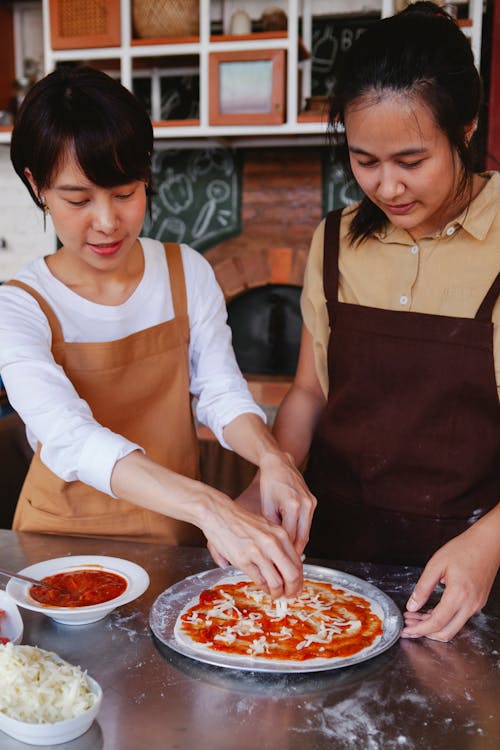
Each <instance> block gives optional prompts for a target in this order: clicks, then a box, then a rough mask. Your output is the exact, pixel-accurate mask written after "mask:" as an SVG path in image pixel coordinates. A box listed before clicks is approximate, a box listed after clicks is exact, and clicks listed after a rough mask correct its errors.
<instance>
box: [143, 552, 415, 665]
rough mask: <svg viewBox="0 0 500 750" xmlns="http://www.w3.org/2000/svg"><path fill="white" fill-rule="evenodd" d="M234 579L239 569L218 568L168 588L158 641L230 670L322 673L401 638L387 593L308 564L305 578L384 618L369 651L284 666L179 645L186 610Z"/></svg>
mask: <svg viewBox="0 0 500 750" xmlns="http://www.w3.org/2000/svg"><path fill="white" fill-rule="evenodd" d="M232 577H234V579H235V582H236V581H237V580H241V578H248V576H242V574H241V572H240V571H239V570H237V569H236V568H231V567H229V568H214V569H211V570H206V571H203V572H202V573H196V574H195V575H192V576H189V577H188V578H184V579H183V580H182V581H179V582H178V583H175V584H174V585H173V586H170V587H169V588H168V589H166V590H165V591H164V592H163V593H162V594H160V596H159V597H158V598H157V599H156V601H155V602H154V604H153V606H152V607H151V611H150V615H149V625H150V627H151V630H152V631H153V633H154V635H155V636H156V637H157V638H158V640H159V641H160V642H161V643H163V644H164V645H166V646H168V647H169V648H171V649H173V650H174V651H177V652H178V653H180V654H183V655H184V656H188V657H190V658H191V659H196V660H197V661H200V662H205V663H206V664H212V665H215V666H218V667H228V668H230V669H238V670H251V671H252V672H295V673H302V672H318V671H324V670H328V669H338V668H340V667H348V666H351V665H353V664H359V663H360V662H363V661H366V660H367V659H373V657H375V656H378V655H379V654H381V653H382V652H384V651H386V650H387V649H388V648H390V647H391V646H392V645H393V644H394V643H395V642H396V641H397V640H398V638H399V634H400V632H401V628H402V626H403V618H402V616H401V612H400V611H399V609H398V607H397V606H396V604H395V603H394V602H393V601H392V599H391V598H390V597H389V596H387V594H384V592H383V591H381V590H380V589H379V588H377V587H376V586H374V585H373V584H371V583H368V582H367V581H364V580H363V579H361V578H357V577H356V576H353V575H350V574H349V573H343V572H342V571H339V570H333V569H331V568H324V567H322V566H319V565H307V564H306V565H304V578H309V579H311V580H316V581H325V582H327V583H331V584H334V585H335V586H339V587H340V588H343V589H347V590H349V591H351V592H353V593H354V594H358V595H360V596H363V597H364V598H365V599H368V600H370V601H371V602H372V603H373V605H374V611H375V612H376V614H378V615H379V617H381V619H382V622H383V633H382V635H381V637H380V638H379V640H378V641H376V642H375V643H374V644H373V646H372V647H371V648H369V649H367V650H366V651H362V652H361V653H359V654H354V655H353V656H348V657H339V658H336V659H332V660H331V661H330V662H328V663H326V664H320V665H318V664H308V663H307V661H305V662H304V663H303V664H302V663H301V664H297V663H294V664H283V663H279V664H278V663H276V662H273V660H272V659H262V658H261V659H259V658H258V657H244V658H241V657H236V656H233V655H231V654H226V653H224V652H218V651H214V652H213V653H210V652H207V653H205V652H197V651H195V649H192V648H190V647H189V646H188V645H187V644H184V643H181V642H179V641H178V640H177V639H176V637H175V634H174V628H175V623H176V621H177V618H178V616H179V614H180V613H181V612H182V610H183V609H184V607H185V606H186V605H187V604H188V603H189V602H190V601H191V600H192V599H194V598H195V597H197V596H198V595H199V594H200V593H201V592H202V591H203V590H204V589H206V588H210V587H211V586H216V585H217V584H218V583H219V582H220V581H221V580H227V579H228V578H232Z"/></svg>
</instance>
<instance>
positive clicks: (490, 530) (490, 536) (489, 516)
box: [471, 502, 500, 568]
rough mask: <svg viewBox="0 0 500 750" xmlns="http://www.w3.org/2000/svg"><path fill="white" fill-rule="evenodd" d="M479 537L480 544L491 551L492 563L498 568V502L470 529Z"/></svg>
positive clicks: (499, 551)
mask: <svg viewBox="0 0 500 750" xmlns="http://www.w3.org/2000/svg"><path fill="white" fill-rule="evenodd" d="M471 529H475V532H476V534H479V535H480V536H481V542H482V543H483V544H484V545H485V546H486V547H487V548H488V549H490V550H491V554H492V555H493V559H492V563H493V564H494V565H496V567H497V568H499V567H500V502H499V503H498V504H497V505H495V507H494V508H492V509H491V510H490V511H489V512H488V513H485V515H484V516H482V517H481V518H480V519H479V520H478V521H476V523H475V524H474V525H473V526H472V527H471Z"/></svg>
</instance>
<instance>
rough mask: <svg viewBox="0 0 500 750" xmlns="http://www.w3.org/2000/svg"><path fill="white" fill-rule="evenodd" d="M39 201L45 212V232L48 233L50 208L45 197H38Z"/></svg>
mask: <svg viewBox="0 0 500 750" xmlns="http://www.w3.org/2000/svg"><path fill="white" fill-rule="evenodd" d="M38 200H39V201H40V205H41V208H42V211H43V231H44V232H46V231H47V214H48V213H49V207H48V206H47V204H46V203H45V198H44V197H43V195H39V196H38Z"/></svg>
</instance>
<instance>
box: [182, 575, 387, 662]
mask: <svg viewBox="0 0 500 750" xmlns="http://www.w3.org/2000/svg"><path fill="white" fill-rule="evenodd" d="M240 582H245V583H248V584H249V585H251V586H252V582H251V581H250V580H249V579H247V578H245V577H244V576H234V575H233V576H231V577H228V578H222V579H221V580H220V581H218V582H217V584H215V585H214V586H210V587H207V589H206V590H213V589H215V588H217V589H220V588H221V587H222V588H223V587H224V585H234V584H235V583H240ZM309 583H310V584H312V585H314V584H319V585H320V586H325V582H323V581H315V580H314V579H312V578H306V579H305V580H304V586H305V587H307V585H308V584H309ZM327 585H329V584H327ZM331 588H333V589H335V590H336V591H339V590H340V591H342V592H344V594H346V595H347V596H351V597H356V598H357V599H362V600H363V602H365V603H366V604H367V605H369V610H370V612H371V614H373V615H375V616H376V617H378V618H379V620H380V624H381V627H380V634H379V635H377V636H375V638H374V639H373V641H372V642H371V643H370V644H369V645H368V646H366V647H362V648H360V649H359V650H358V651H356V652H355V653H354V654H353V655H352V656H354V657H355V658H356V660H358V658H359V657H360V655H362V654H365V653H367V652H369V651H371V650H372V649H374V647H375V646H376V644H377V643H378V642H379V641H380V638H381V637H382V632H383V627H384V614H383V610H382V608H381V607H380V605H379V604H378V603H377V602H375V601H374V600H373V599H370V598H368V597H367V596H366V595H365V594H363V595H360V594H359V593H356V592H355V591H351V590H350V589H348V588H346V587H345V586H342V585H338V584H331ZM264 596H266V598H267V599H269V597H267V595H264ZM199 601H200V594H199V595H198V596H195V597H193V598H192V599H191V600H190V601H189V602H188V603H187V604H186V605H185V606H184V607H183V609H182V611H181V612H180V613H179V615H178V617H177V620H176V622H175V626H174V637H175V639H176V640H177V642H178V643H179V644H181V645H182V646H183V647H185V648H186V649H187V650H188V651H190V652H192V653H193V655H196V654H199V655H203V654H204V655H211V656H214V655H215V654H218V655H223V656H224V655H225V656H228V657H230V659H231V662H239V663H241V665H246V666H248V665H252V664H254V665H257V664H259V665H274V666H283V667H294V666H296V667H302V668H304V667H306V666H307V667H308V668H309V667H312V668H322V667H325V666H328V665H333V663H335V665H337V663H338V662H342V661H343V660H344V659H346V658H349V657H344V656H329V657H328V658H324V657H311V658H307V659H291V658H286V659H284V658H279V657H275V656H273V657H269V656H259V655H258V654H247V655H245V654H241V653H238V652H233V651H226V650H219V649H217V648H213V647H212V646H211V645H210V644H208V643H202V642H200V641H197V640H195V639H194V638H192V637H191V636H190V635H189V633H188V632H186V630H185V629H184V627H183V616H184V615H185V614H186V613H188V612H189V610H190V609H191V608H192V607H194V606H196V605H197V604H199ZM289 601H291V603H293V602H294V601H295V600H289ZM273 606H275V605H273ZM277 624H278V626H279V620H277ZM360 660H361V659H360Z"/></svg>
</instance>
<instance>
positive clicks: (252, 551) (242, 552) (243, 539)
mask: <svg viewBox="0 0 500 750" xmlns="http://www.w3.org/2000/svg"><path fill="white" fill-rule="evenodd" d="M213 493H214V494H215V497H212V494H213ZM209 494H210V499H209V502H208V506H209V513H208V514H207V516H206V520H205V521H204V523H202V524H200V525H201V528H202V530H203V532H204V534H205V536H206V537H207V541H208V548H209V550H210V552H211V554H212V557H213V558H214V560H215V562H216V563H217V564H218V565H221V566H224V565H227V563H228V562H229V563H230V564H231V565H234V566H235V567H236V568H238V569H239V570H241V571H242V572H243V573H246V574H247V575H248V576H249V577H250V578H251V579H252V580H253V581H255V583H256V584H257V585H258V586H260V587H261V588H262V589H263V590H264V591H266V592H267V593H268V594H270V596H271V597H272V598H273V599H277V598H278V597H280V596H296V595H297V594H299V593H300V591H301V590H302V584H303V574H302V560H301V558H300V555H299V554H298V552H297V551H296V549H295V547H294V545H293V544H292V542H291V540H290V537H289V536H288V534H287V532H286V531H285V529H284V528H283V527H282V526H278V525H277V524H275V523H272V522H270V521H268V520H266V519H265V518H264V517H263V516H260V515H254V514H253V513H250V512H249V511H247V510H245V508H243V507H241V506H240V505H238V504H236V503H234V502H233V501H232V500H230V499H229V498H228V497H226V496H225V495H223V494H222V493H220V492H217V491H216V490H212V491H210V493H209Z"/></svg>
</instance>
